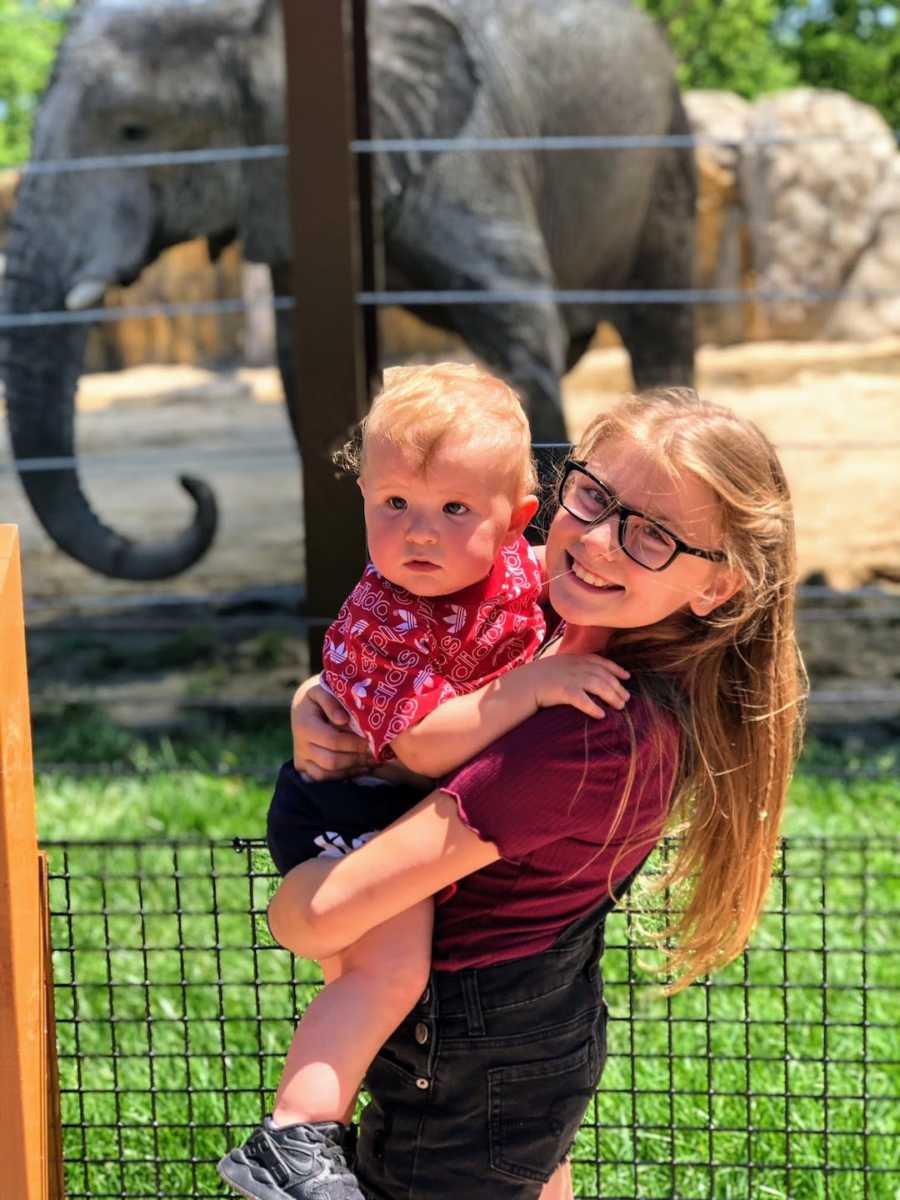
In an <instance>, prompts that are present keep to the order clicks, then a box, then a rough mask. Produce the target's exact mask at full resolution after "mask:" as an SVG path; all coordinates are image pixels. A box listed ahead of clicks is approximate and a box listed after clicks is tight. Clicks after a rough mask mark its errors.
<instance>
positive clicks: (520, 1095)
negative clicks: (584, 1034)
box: [488, 1031, 604, 1183]
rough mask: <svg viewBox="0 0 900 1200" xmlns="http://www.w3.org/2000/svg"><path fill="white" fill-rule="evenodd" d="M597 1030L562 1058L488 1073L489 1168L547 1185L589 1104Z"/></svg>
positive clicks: (598, 1053) (597, 1061)
mask: <svg viewBox="0 0 900 1200" xmlns="http://www.w3.org/2000/svg"><path fill="white" fill-rule="evenodd" d="M603 1040H604V1039H603V1037H602V1035H600V1033H599V1031H598V1033H597V1034H595V1035H594V1036H593V1037H591V1038H589V1039H588V1040H587V1041H586V1042H585V1043H584V1044H583V1045H582V1046H580V1047H579V1048H578V1049H577V1050H574V1051H573V1052H572V1053H571V1054H567V1055H565V1056H564V1057H562V1058H556V1057H554V1058H546V1059H542V1060H541V1061H539V1062H530V1063H516V1064H515V1065H513V1066H508V1067H494V1068H492V1069H490V1070H489V1071H488V1111H489V1121H490V1130H489V1137H490V1152H491V1166H492V1167H493V1168H494V1170H496V1171H502V1172H503V1173H504V1174H507V1175H513V1176H515V1177H516V1178H518V1179H533V1180H536V1181H538V1182H540V1183H546V1182H547V1180H548V1179H549V1178H550V1176H551V1175H552V1174H553V1172H554V1170H555V1169H556V1167H557V1166H558V1165H559V1162H560V1160H561V1159H562V1157H563V1156H564V1154H565V1153H566V1150H567V1149H568V1147H569V1146H570V1145H571V1144H572V1142H573V1141H574V1140H575V1135H576V1134H577V1132H578V1127H579V1126H580V1124H581V1120H582V1118H583V1117H584V1114H585V1111H586V1110H587V1106H588V1104H589V1103H590V1101H591V1099H592V1097H593V1095H594V1090H595V1088H596V1086H597V1080H598V1078H599V1074H600V1066H601V1063H602V1058H603V1053H602V1047H601V1045H600V1043H601V1042H602V1041H603Z"/></svg>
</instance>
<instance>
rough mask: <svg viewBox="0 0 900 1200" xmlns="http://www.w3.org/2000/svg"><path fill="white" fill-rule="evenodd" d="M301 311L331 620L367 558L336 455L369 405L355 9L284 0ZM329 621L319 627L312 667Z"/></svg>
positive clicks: (310, 559) (320, 582)
mask: <svg viewBox="0 0 900 1200" xmlns="http://www.w3.org/2000/svg"><path fill="white" fill-rule="evenodd" d="M282 13H283V19H284V45H285V54H286V58H287V74H286V79H287V95H286V102H287V138H288V148H289V152H290V160H289V165H288V181H289V192H290V206H291V231H292V237H293V276H294V298H295V302H296V309H295V315H294V345H295V352H296V364H297V370H296V380H297V382H296V394H295V395H294V396H292V397H288V403H289V404H291V405H293V406H294V416H295V427H296V429H297V430H298V434H299V437H300V446H301V450H300V453H301V459H302V464H303V517H304V527H305V533H306V596H307V603H306V612H307V615H308V616H310V617H327V618H331V617H334V616H335V615H336V614H337V611H338V608H339V607H340V604H341V601H342V600H343V599H344V597H345V596H346V595H347V593H348V592H349V591H350V589H351V588H352V587H353V585H354V583H355V582H356V580H357V579H358V577H359V575H360V572H361V570H362V567H363V564H364V562H365V557H366V555H365V533H364V529H363V521H362V505H361V502H360V496H359V490H358V489H357V487H356V485H355V483H354V482H353V480H351V479H347V478H338V477H336V471H335V468H334V466H333V465H332V463H331V453H332V452H333V450H334V449H335V448H336V447H337V445H339V444H340V442H341V441H342V440H343V439H344V437H345V436H346V435H347V433H348V432H349V430H350V428H351V427H352V426H353V425H354V423H355V422H356V421H358V420H359V418H360V417H361V416H362V415H363V413H364V412H365V411H366V408H367V406H368V392H367V379H366V362H365V341H364V324H363V315H362V313H361V311H360V308H359V306H358V305H357V303H356V294H357V292H358V291H359V290H360V284H361V279H362V256H361V239H360V221H359V200H358V177H357V164H356V162H355V161H354V156H353V154H352V153H351V149H350V142H351V141H352V140H353V138H354V137H355V136H356V134H357V130H356V117H357V105H356V98H355V95H354V61H353V58H354V56H353V36H352V22H351V15H352V14H351V8H350V4H349V3H348V0H304V3H302V4H299V3H297V0H282ZM322 635H323V630H322V629H321V628H316V627H313V629H312V630H311V632H310V660H311V666H312V667H313V669H317V668H318V666H319V664H320V662H321V645H322Z"/></svg>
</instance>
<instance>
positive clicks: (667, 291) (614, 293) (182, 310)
mask: <svg viewBox="0 0 900 1200" xmlns="http://www.w3.org/2000/svg"><path fill="white" fill-rule="evenodd" d="M898 297H900V288H855V289H846V288H845V289H842V288H788V289H783V290H777V289H766V288H752V289H750V288H748V289H747V290H742V289H741V288H655V289H654V288H649V289H648V288H619V289H599V288H546V287H534V288H497V289H487V288H485V289H445V290H441V289H433V290H429V291H374V292H358V293H357V294H356V301H357V303H358V304H360V305H362V306H364V307H384V306H392V305H400V306H416V307H433V306H440V305H446V304H451V305H465V306H467V307H471V306H479V305H487V304H563V305H565V304H596V305H616V306H619V305H632V304H654V305H657V304H661V305H666V304H713V305H721V306H725V305H729V304H748V303H750V302H751V301H760V302H764V303H776V302H778V301H800V302H803V303H818V302H827V301H833V300H858V301H861V302H865V303H871V302H872V301H874V300H893V299H897V298H898ZM257 307H265V308H268V307H274V309H275V310H276V311H278V312H282V311H285V312H286V311H289V310H291V309H293V307H294V300H293V298H292V297H290V296H276V297H275V298H274V301H272V300H269V299H266V298H262V299H258V300H257V299H254V300H241V299H237V298H234V299H230V300H185V301H159V302H157V303H154V304H141V305H130V306H124V307H122V308H86V309H80V310H77V311H75V312H69V311H67V310H65V309H56V310H53V311H49V310H48V311H41V312H29V313H21V312H18V313H2V314H0V330H13V329H41V328H53V327H56V326H66V325H93V324H96V323H97V322H100V323H103V324H110V323H114V322H117V321H133V320H144V319H149V318H151V317H160V316H166V317H183V316H233V315H234V314H236V313H243V312H247V311H249V310H250V309H253V308H257Z"/></svg>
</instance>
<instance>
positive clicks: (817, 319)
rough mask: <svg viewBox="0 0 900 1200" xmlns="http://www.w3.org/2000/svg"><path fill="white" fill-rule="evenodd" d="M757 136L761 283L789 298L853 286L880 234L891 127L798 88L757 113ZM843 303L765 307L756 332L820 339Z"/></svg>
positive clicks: (748, 174)
mask: <svg viewBox="0 0 900 1200" xmlns="http://www.w3.org/2000/svg"><path fill="white" fill-rule="evenodd" d="M747 136H748V138H750V139H756V144H753V141H751V142H750V143H747V144H745V146H744V152H743V154H742V155H741V159H740V167H739V177H740V189H741V195H742V198H743V203H744V206H745V208H746V210H747V219H748V226H749V236H750V246H751V252H752V258H753V266H754V269H755V273H756V280H757V286H758V287H759V288H760V289H761V290H763V291H772V292H788V293H796V292H798V291H799V292H806V291H824V292H829V291H835V290H838V289H841V288H843V287H845V286H847V285H848V281H849V279H850V277H851V275H852V274H853V272H854V269H855V267H856V265H857V261H858V260H859V259H860V257H861V255H862V254H863V251H864V250H865V248H866V247H867V245H868V243H869V241H870V239H871V238H872V236H873V233H874V230H875V227H876V218H875V212H874V210H873V205H872V198H873V196H875V195H876V194H878V193H879V192H880V190H881V188H882V186H883V185H884V184H885V183H886V181H887V180H888V179H889V177H891V175H892V172H893V164H894V162H895V160H896V157H897V149H896V143H895V140H894V137H893V134H892V133H891V131H890V129H889V128H888V126H887V124H886V123H885V121H884V120H883V119H882V117H881V116H880V115H879V113H878V112H877V111H876V110H875V109H874V108H872V107H870V106H869V105H867V104H862V103H860V102H859V101H858V100H854V99H852V98H851V97H850V96H847V95H844V94H843V93H841V92H834V91H830V90H827V89H814V88H794V89H791V90H790V91H785V92H780V93H776V94H774V95H771V96H765V97H763V98H762V99H760V100H758V101H757V102H756V103H755V104H754V105H753V106H752V109H751V119H750V123H749V125H748V127H747ZM779 139H784V141H780V140H779ZM837 306H838V302H837V301H836V300H834V299H830V300H829V299H823V300H806V299H803V298H796V297H786V298H784V299H774V300H768V301H764V302H762V304H761V306H760V312H761V317H762V321H761V327H760V328H758V329H756V330H755V331H754V332H755V335H756V336H760V337H766V338H813V337H820V336H823V334H824V332H825V330H826V328H831V318H832V315H833V314H834V312H835V309H836V308H837ZM880 332H882V333H883V332H885V330H884V329H883V328H882V329H881V330H880Z"/></svg>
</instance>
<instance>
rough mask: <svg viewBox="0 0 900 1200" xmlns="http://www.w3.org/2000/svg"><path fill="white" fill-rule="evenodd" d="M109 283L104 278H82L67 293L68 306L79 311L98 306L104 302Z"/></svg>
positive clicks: (70, 309) (71, 310)
mask: <svg viewBox="0 0 900 1200" xmlns="http://www.w3.org/2000/svg"><path fill="white" fill-rule="evenodd" d="M108 286H109V285H108V284H107V283H104V281H103V280H102V279H82V280H81V282H80V283H76V284H75V286H74V287H73V288H72V289H71V290H70V291H69V292H68V293H67V295H66V308H67V309H68V310H69V311H70V312H73V311H78V310H80V309H82V308H96V307H97V305H99V304H101V303H102V302H103V297H104V295H105V294H106V289H107V287H108Z"/></svg>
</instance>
